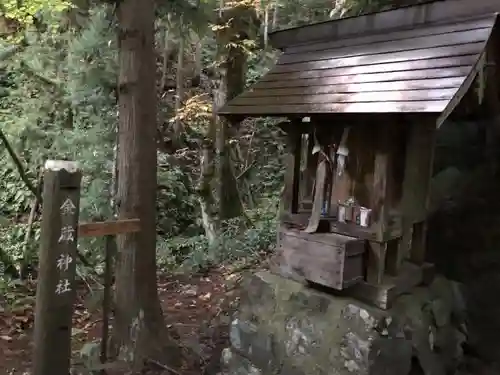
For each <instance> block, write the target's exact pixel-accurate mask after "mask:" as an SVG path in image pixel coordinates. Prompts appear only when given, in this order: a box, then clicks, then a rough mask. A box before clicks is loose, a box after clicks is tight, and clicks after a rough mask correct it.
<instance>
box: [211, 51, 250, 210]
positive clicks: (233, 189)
mask: <svg viewBox="0 0 500 375" xmlns="http://www.w3.org/2000/svg"><path fill="white" fill-rule="evenodd" d="M245 63H246V55H245V52H244V51H243V50H242V49H241V48H234V47H230V48H229V51H228V52H227V55H226V57H225V61H224V64H223V66H221V67H220V70H219V75H220V83H219V89H218V95H217V98H218V101H217V107H220V106H221V105H222V104H223V103H225V102H226V100H231V99H233V98H235V97H236V96H237V95H239V94H240V93H241V92H242V91H243V87H244V79H245ZM218 124H219V132H218V141H217V148H218V151H219V162H220V167H219V173H220V179H219V205H220V209H219V218H220V219H221V220H227V219H231V218H235V217H239V216H244V213H245V210H244V208H243V203H242V201H241V196H240V193H239V191H238V184H237V181H236V177H235V175H234V170H233V165H232V163H231V154H230V148H229V139H230V134H229V131H230V129H229V128H230V124H229V122H228V120H227V119H225V118H219V119H218Z"/></svg>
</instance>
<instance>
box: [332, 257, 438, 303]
mask: <svg viewBox="0 0 500 375" xmlns="http://www.w3.org/2000/svg"><path fill="white" fill-rule="evenodd" d="M434 274H435V271H434V266H433V265H432V264H423V265H422V266H417V265H415V264H412V263H409V262H405V263H404V264H403V266H402V267H401V272H400V273H399V274H398V275H397V276H388V275H386V276H385V277H384V279H383V281H382V283H381V284H379V285H374V284H370V283H367V282H360V283H357V284H356V285H354V286H353V287H352V288H349V289H346V290H345V291H343V292H342V293H345V295H347V296H349V297H354V298H357V299H359V300H361V301H363V302H366V303H368V304H371V305H374V306H376V307H379V308H381V309H383V310H388V309H390V308H391V307H392V306H393V304H394V301H395V300H396V299H397V298H398V297H399V296H400V295H402V294H406V293H410V292H411V291H412V290H413V289H414V288H415V287H416V286H419V285H422V284H428V283H430V282H432V280H433V277H434Z"/></svg>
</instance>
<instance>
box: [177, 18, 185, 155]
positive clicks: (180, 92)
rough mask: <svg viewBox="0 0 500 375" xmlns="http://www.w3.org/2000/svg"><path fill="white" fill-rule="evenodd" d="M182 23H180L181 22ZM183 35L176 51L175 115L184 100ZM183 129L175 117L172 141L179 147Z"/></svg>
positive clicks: (178, 119)
mask: <svg viewBox="0 0 500 375" xmlns="http://www.w3.org/2000/svg"><path fill="white" fill-rule="evenodd" d="M181 23H182V21H181ZM184 45H185V41H184V35H181V36H180V40H179V50H178V51H177V69H176V73H175V75H176V89H175V91H176V93H175V94H176V96H175V114H176V115H177V114H178V113H179V111H180V110H181V108H182V101H183V98H184V52H185V51H184ZM183 133H184V127H183V125H182V121H181V119H180V118H179V116H177V117H176V119H175V122H174V139H175V144H176V145H177V146H178V147H180V145H181V144H182V135H183Z"/></svg>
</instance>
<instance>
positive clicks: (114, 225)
mask: <svg viewBox="0 0 500 375" xmlns="http://www.w3.org/2000/svg"><path fill="white" fill-rule="evenodd" d="M140 230H141V221H140V219H127V220H117V221H101V222H96V223H83V224H80V225H79V226H78V235H79V236H80V237H102V236H112V235H117V234H124V233H137V232H139V231H140Z"/></svg>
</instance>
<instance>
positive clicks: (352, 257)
mask: <svg viewBox="0 0 500 375" xmlns="http://www.w3.org/2000/svg"><path fill="white" fill-rule="evenodd" d="M364 252H365V241H363V240H359V239H356V238H353V237H347V236H343V235H339V234H335V233H315V234H308V233H304V232H300V231H298V230H293V229H286V228H282V229H281V230H280V232H279V235H278V253H279V256H278V259H277V262H278V263H279V267H280V268H284V269H288V270H289V271H290V272H292V273H293V274H294V275H293V276H294V278H296V279H305V280H306V281H310V282H313V283H316V284H319V285H323V286H326V287H329V288H333V289H336V290H342V289H345V288H347V287H349V286H351V285H354V284H356V283H357V282H359V281H361V280H363V275H364V270H363V268H364V267H363V253H364Z"/></svg>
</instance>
